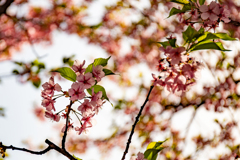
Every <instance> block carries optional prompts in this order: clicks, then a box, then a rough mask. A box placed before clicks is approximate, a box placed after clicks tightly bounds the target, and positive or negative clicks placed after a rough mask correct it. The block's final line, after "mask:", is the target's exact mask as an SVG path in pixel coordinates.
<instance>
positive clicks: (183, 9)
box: [167, 4, 191, 18]
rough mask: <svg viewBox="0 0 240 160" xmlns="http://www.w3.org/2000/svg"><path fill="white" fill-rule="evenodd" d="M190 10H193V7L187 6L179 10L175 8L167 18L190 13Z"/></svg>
mask: <svg viewBox="0 0 240 160" xmlns="http://www.w3.org/2000/svg"><path fill="white" fill-rule="evenodd" d="M189 10H191V6H190V5H188V4H185V5H184V6H183V8H182V9H177V8H175V7H173V8H172V9H171V11H170V13H169V16H168V17H167V18H169V17H171V16H173V15H175V14H178V13H185V12H186V11H189Z"/></svg>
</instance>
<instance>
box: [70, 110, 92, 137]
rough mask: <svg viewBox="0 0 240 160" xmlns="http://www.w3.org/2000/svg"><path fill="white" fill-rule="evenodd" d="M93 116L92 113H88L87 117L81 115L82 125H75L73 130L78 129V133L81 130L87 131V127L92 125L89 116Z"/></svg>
mask: <svg viewBox="0 0 240 160" xmlns="http://www.w3.org/2000/svg"><path fill="white" fill-rule="evenodd" d="M93 116H94V114H92V115H89V116H88V117H83V118H82V120H81V121H84V123H83V124H82V126H81V127H80V128H79V127H76V128H75V131H78V135H80V134H81V133H82V132H85V133H87V128H90V127H92V122H91V120H92V119H91V118H92V117H93Z"/></svg>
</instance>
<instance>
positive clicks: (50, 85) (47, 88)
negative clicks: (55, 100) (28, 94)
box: [42, 77, 62, 96]
mask: <svg viewBox="0 0 240 160" xmlns="http://www.w3.org/2000/svg"><path fill="white" fill-rule="evenodd" d="M42 87H43V89H44V90H43V91H44V92H45V93H46V94H49V95H51V96H53V94H54V90H56V91H58V92H60V91H61V90H62V88H61V86H60V85H59V84H58V83H56V84H54V79H53V77H50V79H49V82H46V83H44V84H43V85H42Z"/></svg>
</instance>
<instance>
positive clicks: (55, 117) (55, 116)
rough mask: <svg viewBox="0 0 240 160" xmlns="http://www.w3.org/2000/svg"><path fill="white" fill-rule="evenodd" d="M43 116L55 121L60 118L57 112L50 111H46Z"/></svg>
mask: <svg viewBox="0 0 240 160" xmlns="http://www.w3.org/2000/svg"><path fill="white" fill-rule="evenodd" d="M45 117H47V118H50V119H52V120H54V121H56V122H58V121H59V120H60V116H59V115H58V114H53V113H52V112H51V111H46V112H45Z"/></svg>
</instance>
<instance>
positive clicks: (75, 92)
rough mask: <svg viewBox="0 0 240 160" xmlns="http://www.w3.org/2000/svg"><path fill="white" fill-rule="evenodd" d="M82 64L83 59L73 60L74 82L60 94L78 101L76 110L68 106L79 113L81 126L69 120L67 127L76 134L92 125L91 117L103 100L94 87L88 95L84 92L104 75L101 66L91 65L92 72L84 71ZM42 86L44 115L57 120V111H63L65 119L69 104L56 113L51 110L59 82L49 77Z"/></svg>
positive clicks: (58, 89)
mask: <svg viewBox="0 0 240 160" xmlns="http://www.w3.org/2000/svg"><path fill="white" fill-rule="evenodd" d="M84 64H85V61H83V63H80V62H79V61H78V60H76V61H75V62H74V64H73V66H72V70H73V71H74V72H75V73H76V75H77V77H76V82H73V83H72V85H71V88H69V89H68V92H66V91H65V92H63V91H62V93H63V94H62V96H64V95H65V96H66V97H70V101H71V102H72V103H75V102H80V105H79V106H78V108H77V110H74V109H72V108H70V109H71V110H70V111H72V112H74V113H75V115H76V116H79V115H81V117H82V118H81V120H80V118H79V117H78V119H79V121H80V124H81V126H80V127H74V126H73V123H70V121H69V123H68V129H69V128H75V130H76V131H77V132H78V134H81V133H82V132H86V131H87V128H89V127H92V122H91V121H92V117H93V116H94V115H95V114H97V113H98V112H99V109H100V108H101V106H102V105H103V104H104V102H105V101H103V100H102V95H103V94H102V91H98V92H97V93H95V92H94V88H92V94H91V96H88V97H87V96H86V93H85V90H86V89H90V88H91V87H92V86H94V85H95V84H96V83H97V82H99V81H100V80H101V79H102V78H103V77H104V76H105V73H104V72H103V67H102V66H101V65H97V66H94V65H92V72H87V73H86V72H85V71H86V69H85V68H84V67H83V66H84ZM42 87H43V88H44V90H43V91H42V93H41V95H42V97H43V100H42V106H43V107H45V108H46V112H45V117H47V118H50V119H52V120H54V121H57V122H58V121H59V120H60V115H59V113H60V112H64V111H65V113H62V117H63V118H64V119H66V118H67V114H66V113H67V112H68V110H69V106H67V107H66V109H63V110H62V111H60V112H58V113H57V114H54V113H53V112H52V110H54V111H55V107H54V103H55V102H56V101H55V99H56V98H53V96H54V91H58V92H60V91H61V90H62V89H61V86H60V85H59V84H54V79H53V77H51V78H50V80H49V82H46V83H44V84H43V85H42ZM81 101H83V102H81ZM69 119H70V118H69ZM70 120H71V119H70ZM65 129H66V125H65V126H64V127H63V129H62V132H64V131H65Z"/></svg>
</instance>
